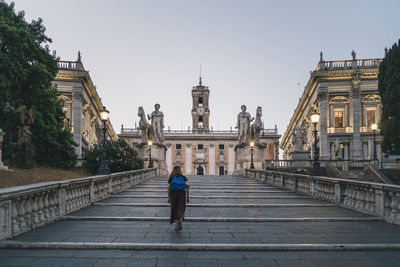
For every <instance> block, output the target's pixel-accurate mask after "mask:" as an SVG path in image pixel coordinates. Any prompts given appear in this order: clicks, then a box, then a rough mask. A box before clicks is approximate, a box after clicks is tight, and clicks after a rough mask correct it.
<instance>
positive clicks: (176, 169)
mask: <svg viewBox="0 0 400 267" xmlns="http://www.w3.org/2000/svg"><path fill="white" fill-rule="evenodd" d="M174 176H182V169H181V167H180V166H175V167H174V169H173V170H172V172H171V174H170V175H169V178H172V177H174Z"/></svg>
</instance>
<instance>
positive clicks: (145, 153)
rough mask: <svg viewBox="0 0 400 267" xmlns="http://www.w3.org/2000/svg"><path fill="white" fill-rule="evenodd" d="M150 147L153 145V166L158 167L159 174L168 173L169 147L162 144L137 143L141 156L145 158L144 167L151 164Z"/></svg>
mask: <svg viewBox="0 0 400 267" xmlns="http://www.w3.org/2000/svg"><path fill="white" fill-rule="evenodd" d="M150 147H151V161H152V162H153V167H154V168H157V175H158V176H164V175H168V170H167V163H166V161H165V158H166V153H167V147H166V146H165V145H162V144H153V145H151V146H149V145H147V143H141V144H138V145H137V148H138V152H139V158H141V159H142V160H143V164H144V166H143V167H144V168H147V167H148V166H149V161H150Z"/></svg>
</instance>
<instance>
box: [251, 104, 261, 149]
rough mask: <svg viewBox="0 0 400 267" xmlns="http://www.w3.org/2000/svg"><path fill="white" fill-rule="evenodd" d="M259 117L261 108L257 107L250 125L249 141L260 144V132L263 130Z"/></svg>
mask: <svg viewBox="0 0 400 267" xmlns="http://www.w3.org/2000/svg"><path fill="white" fill-rule="evenodd" d="M261 117H262V108H261V107H260V106H259V107H257V111H256V120H255V121H254V123H253V124H252V125H251V139H252V140H253V141H254V142H255V143H260V132H261V129H262V128H263V124H262V121H261Z"/></svg>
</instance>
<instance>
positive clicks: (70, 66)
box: [57, 61, 85, 71]
mask: <svg viewBox="0 0 400 267" xmlns="http://www.w3.org/2000/svg"><path fill="white" fill-rule="evenodd" d="M57 67H58V69H59V70H75V71H76V70H83V71H84V70H85V69H84V68H83V65H82V62H78V61H58V62H57Z"/></svg>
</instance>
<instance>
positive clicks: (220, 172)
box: [218, 166, 225, 175]
mask: <svg viewBox="0 0 400 267" xmlns="http://www.w3.org/2000/svg"><path fill="white" fill-rule="evenodd" d="M218 173H219V175H225V167H224V166H219V169H218Z"/></svg>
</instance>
